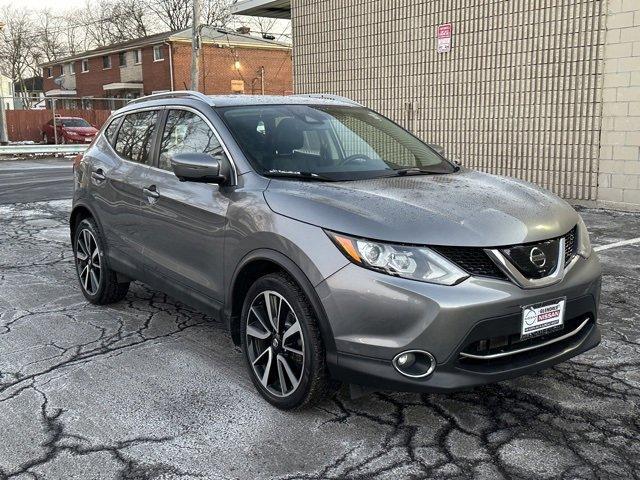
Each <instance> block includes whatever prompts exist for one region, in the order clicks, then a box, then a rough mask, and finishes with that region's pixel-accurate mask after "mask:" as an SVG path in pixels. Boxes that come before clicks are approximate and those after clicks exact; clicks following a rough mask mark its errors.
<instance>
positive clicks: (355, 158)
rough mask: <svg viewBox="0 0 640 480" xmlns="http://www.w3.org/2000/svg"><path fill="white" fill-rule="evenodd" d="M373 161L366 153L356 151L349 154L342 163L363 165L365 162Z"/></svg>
mask: <svg viewBox="0 0 640 480" xmlns="http://www.w3.org/2000/svg"><path fill="white" fill-rule="evenodd" d="M369 161H371V157H369V156H368V155H365V154H364V153H354V154H353V155H349V156H348V157H347V158H345V159H344V160H343V161H342V165H349V164H352V165H362V164H363V163H367V162H369Z"/></svg>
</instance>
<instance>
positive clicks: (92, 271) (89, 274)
mask: <svg viewBox="0 0 640 480" xmlns="http://www.w3.org/2000/svg"><path fill="white" fill-rule="evenodd" d="M76 265H77V268H78V275H79V277H80V283H81V284H82V288H84V290H85V292H87V293H88V294H89V295H96V294H97V293H98V289H99V288H100V280H101V279H102V265H101V261H100V249H99V247H98V242H96V238H95V237H94V236H93V233H91V231H90V230H88V229H86V228H85V229H84V230H82V231H81V232H80V234H79V235H78V240H77V242H76Z"/></svg>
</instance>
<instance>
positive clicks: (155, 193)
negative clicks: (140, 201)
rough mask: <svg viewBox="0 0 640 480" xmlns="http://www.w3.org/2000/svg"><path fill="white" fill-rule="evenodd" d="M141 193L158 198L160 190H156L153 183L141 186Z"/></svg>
mask: <svg viewBox="0 0 640 480" xmlns="http://www.w3.org/2000/svg"><path fill="white" fill-rule="evenodd" d="M142 193H144V194H145V195H146V196H147V197H148V198H160V192H158V190H157V189H156V186H155V185H151V186H150V187H147V188H143V189H142Z"/></svg>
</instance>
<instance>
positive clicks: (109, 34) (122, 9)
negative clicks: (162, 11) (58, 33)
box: [76, 0, 148, 47]
mask: <svg viewBox="0 0 640 480" xmlns="http://www.w3.org/2000/svg"><path fill="white" fill-rule="evenodd" d="M145 5H146V4H145V3H143V0H97V1H95V2H91V1H87V4H86V6H85V9H84V12H83V21H82V22H78V23H76V25H84V27H85V31H86V34H87V37H88V39H89V41H90V43H91V44H92V45H93V46H95V47H102V46H105V45H110V44H112V43H118V42H122V41H126V40H132V39H134V38H139V37H144V36H146V35H147V34H148V28H147V24H146V14H145Z"/></svg>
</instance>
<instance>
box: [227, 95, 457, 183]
mask: <svg viewBox="0 0 640 480" xmlns="http://www.w3.org/2000/svg"><path fill="white" fill-rule="evenodd" d="M218 111H219V112H220V114H221V116H222V118H223V119H224V121H225V123H226V124H227V126H228V127H229V129H230V130H231V133H232V134H233V136H234V137H235V139H236V141H237V142H238V143H239V145H240V147H241V148H242V149H243V151H244V153H245V155H246V156H247V157H248V158H249V160H250V161H251V163H252V164H253V166H254V168H255V169H256V170H257V171H258V172H259V173H261V174H263V175H266V176H269V175H272V176H288V175H290V176H308V177H311V176H313V177H314V178H315V179H316V180H358V179H365V178H377V177H383V176H397V175H400V174H406V173H407V169H414V170H415V171H412V173H426V174H428V173H434V174H435V173H451V172H453V171H455V167H454V166H453V165H452V164H451V163H449V162H448V161H447V160H445V159H444V158H443V157H442V156H441V155H439V154H438V153H436V152H435V151H434V150H433V149H432V148H430V147H429V146H427V145H426V144H425V143H423V142H422V141H420V140H419V139H418V138H416V137H414V136H413V135H411V134H410V133H408V132H407V131H405V130H404V129H402V128H401V127H400V126H398V125H396V124H395V123H393V122H391V121H390V120H387V119H386V118H384V117H383V116H381V115H378V114H377V113H375V112H373V111H371V110H368V109H366V108H361V107H339V106H326V105H313V106H310V105H250V106H239V107H238V106H236V107H225V108H219V109H218Z"/></svg>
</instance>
